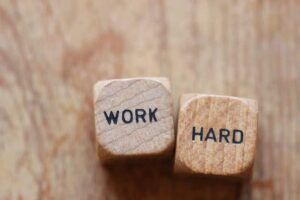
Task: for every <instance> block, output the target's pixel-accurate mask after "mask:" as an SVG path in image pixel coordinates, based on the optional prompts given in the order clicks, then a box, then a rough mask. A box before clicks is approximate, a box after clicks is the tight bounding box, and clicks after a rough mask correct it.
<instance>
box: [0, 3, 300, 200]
mask: <svg viewBox="0 0 300 200" xmlns="http://www.w3.org/2000/svg"><path fill="white" fill-rule="evenodd" d="M299 10H300V1H298V0H288V1H285V0H276V1H274V0H264V1H261V0H248V1H245V0H227V1H221V0H198V1H196V0H188V1H178V0H166V1H158V0H153V1H150V0H148V1H146V0H140V1H115V0H113V1H96V0H85V1H83V0H64V1H61V0H51V1H50V0H43V1H40V0H22V1H17V0H0V97H1V98H0V199H1V200H2V199H3V200H12V199H16V200H21V199H23V200H27V199H29V200H31V199H33V200H35V199H61V200H64V199H80V200H85V199H126V200H127V199H128V200H129V199H299V198H300V178H299V175H300V159H299V153H300V145H299V144H300V135H299V134H300V132H299V129H300V121H299V120H300V46H299V45H300V11H299ZM135 76H167V77H169V78H170V79H171V82H172V86H173V96H174V101H175V102H176V103H175V105H174V107H175V109H176V110H177V105H178V97H179V95H180V94H181V93H186V92H199V93H213V94H224V95H234V96H241V97H249V98H255V99H257V100H258V101H259V114H260V116H259V142H258V152H257V156H256V164H255V167H254V177H253V180H252V181H251V183H249V184H244V185H241V184H236V183H228V182H223V181H220V180H210V179H203V178H176V177H174V176H173V175H172V172H171V169H172V161H162V162H159V161H151V162H152V163H151V164H150V163H148V164H146V162H145V163H136V164H125V165H119V166H114V167H103V166H101V164H100V163H99V161H98V160H97V156H96V152H95V150H94V121H93V120H94V118H93V117H94V116H93V105H92V85H93V83H95V82H96V81H97V80H100V79H110V78H119V77H135ZM153 162H154V163H153Z"/></svg>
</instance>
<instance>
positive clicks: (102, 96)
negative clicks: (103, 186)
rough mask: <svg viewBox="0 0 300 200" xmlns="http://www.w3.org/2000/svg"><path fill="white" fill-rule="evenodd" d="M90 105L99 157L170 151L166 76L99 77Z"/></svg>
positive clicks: (170, 116) (170, 115) (171, 136)
mask: <svg viewBox="0 0 300 200" xmlns="http://www.w3.org/2000/svg"><path fill="white" fill-rule="evenodd" d="M94 107H95V122H96V141H97V148H98V154H99V157H100V159H101V160H103V161H105V160H116V159H118V158H122V157H131V156H147V155H148V156H151V155H156V156H159V155H162V156H163V155H166V154H168V153H170V152H171V150H172V147H173V145H174V125H173V112H172V109H173V106H172V97H171V94H170V83H169V81H168V79H167V78H135V79H115V80H109V81H100V82H98V83H96V84H95V86H94Z"/></svg>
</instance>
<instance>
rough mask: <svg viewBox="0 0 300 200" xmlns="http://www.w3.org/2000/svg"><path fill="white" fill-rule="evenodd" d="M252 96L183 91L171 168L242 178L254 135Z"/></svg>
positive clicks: (251, 154)
mask: <svg viewBox="0 0 300 200" xmlns="http://www.w3.org/2000/svg"><path fill="white" fill-rule="evenodd" d="M257 112H258V108H257V103H256V101H254V100H250V99H244V98H236V97H228V96H217V95H200V94H185V95H183V96H182V98H181V102H180V111H179V119H178V132H177V143H176V153H175V164H174V171H175V172H176V173H187V174H188V173H193V174H200V175H216V176H224V177H238V178H245V177H248V175H249V174H250V172H251V168H252V165H253V161H254V155H255V146H256V138H257Z"/></svg>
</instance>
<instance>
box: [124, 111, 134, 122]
mask: <svg viewBox="0 0 300 200" xmlns="http://www.w3.org/2000/svg"><path fill="white" fill-rule="evenodd" d="M125 112H128V113H129V114H130V117H129V120H126V119H125ZM122 120H123V122H124V123H126V124H128V123H130V122H132V120H133V116H132V112H131V110H128V109H126V110H123V112H122Z"/></svg>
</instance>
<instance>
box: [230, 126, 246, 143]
mask: <svg viewBox="0 0 300 200" xmlns="http://www.w3.org/2000/svg"><path fill="white" fill-rule="evenodd" d="M236 133H240V134H241V136H240V141H237V140H236V139H235V134H236ZM242 142H243V131H241V130H236V129H234V130H233V137H232V143H234V144H240V143H242Z"/></svg>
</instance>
